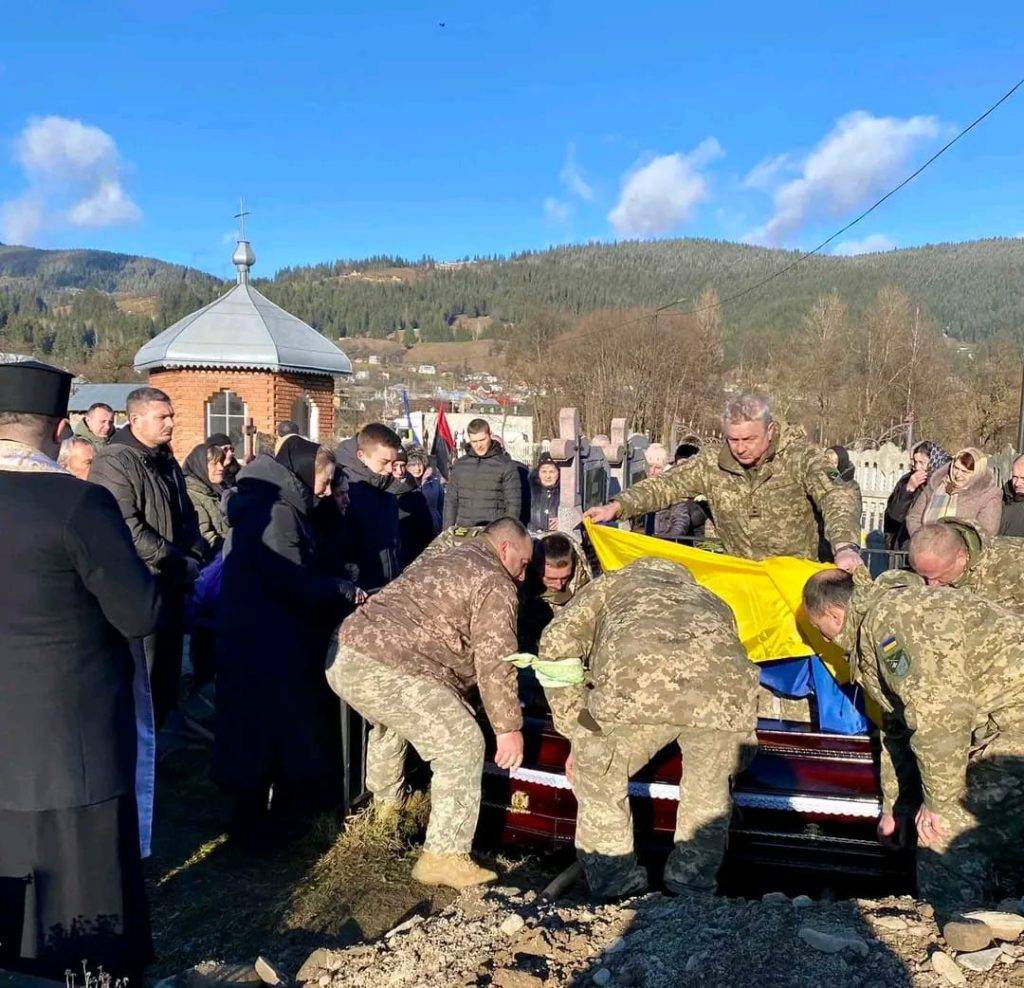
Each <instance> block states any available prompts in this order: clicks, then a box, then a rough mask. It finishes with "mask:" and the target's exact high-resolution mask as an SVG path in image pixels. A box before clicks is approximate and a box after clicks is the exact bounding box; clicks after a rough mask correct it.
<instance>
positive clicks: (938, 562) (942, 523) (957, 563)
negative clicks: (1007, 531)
mask: <svg viewBox="0 0 1024 988" xmlns="http://www.w3.org/2000/svg"><path fill="white" fill-rule="evenodd" d="M910 565H911V566H912V567H913V568H914V570H915V571H916V572H917V573H918V574H919V575H920V576H922V577H924V581H925V583H927V584H928V586H930V587H954V588H956V589H958V590H971V591H973V592H974V593H976V594H977V595H978V596H979V597H984V598H985V600H987V601H989V602H990V603H992V604H999V605H1000V606H1001V607H1005V608H1006V609H1007V610H1010V611H1013V612H1014V613H1015V614H1017V615H1018V616H1019V617H1024V553H1022V552H1021V546H1020V542H1018V541H1017V539H1012V538H1007V537H1005V536H999V535H995V536H993V535H989V534H988V533H987V532H985V531H984V530H983V529H982V528H980V527H979V526H978V525H977V524H975V523H974V522H972V521H967V520H966V519H963V518H942V519H940V520H939V521H936V522H932V523H931V524H928V525H922V526H921V527H920V528H919V529H918V530H917V531H916V532H915V533H914V537H913V538H912V539H911V540H910Z"/></svg>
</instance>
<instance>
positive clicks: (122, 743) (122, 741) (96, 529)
mask: <svg viewBox="0 0 1024 988" xmlns="http://www.w3.org/2000/svg"><path fill="white" fill-rule="evenodd" d="M0 533H2V540H3V551H2V552H0V587H2V592H0V809H7V810H21V811H37V810H54V809H64V808H68V807H75V806H86V805H90V804H93V803H99V802H102V801H104V800H108V799H111V798H113V797H115V796H118V795H121V794H123V793H128V792H131V791H132V788H133V785H134V776H133V773H134V764H135V741H136V739H135V722H134V706H133V703H132V658H131V654H130V653H129V651H128V643H127V641H126V640H125V639H126V638H141V637H142V636H144V635H148V634H151V633H152V632H153V631H154V630H155V628H156V625H157V621H158V617H159V597H158V593H157V589H156V584H155V581H154V580H153V578H152V576H150V574H149V571H148V570H147V569H146V567H145V565H144V564H143V563H142V561H141V560H140V559H139V557H138V555H136V553H135V550H134V548H133V546H132V541H131V538H130V536H129V534H128V529H127V528H126V527H125V523H124V521H123V519H122V517H121V512H120V511H119V510H118V507H117V504H116V502H115V501H114V498H113V497H112V496H111V494H110V493H109V492H108V491H106V490H104V488H102V487H98V486H96V485H94V484H89V483H86V482H85V481H82V480H78V479H76V478H75V477H72V476H71V475H70V474H65V473H42V472H40V473H35V472H25V473H20V472H13V471H0Z"/></svg>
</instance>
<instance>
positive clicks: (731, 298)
mask: <svg viewBox="0 0 1024 988" xmlns="http://www.w3.org/2000/svg"><path fill="white" fill-rule="evenodd" d="M1021 86H1024V78H1021V79H1019V80H1018V81H1017V82H1016V83H1015V84H1014V85H1013V86H1011V87H1010V88H1009V89H1008V90H1007V91H1006V92H1005V93H1003V95H1002V96H1000V97H999V99H997V100H996V101H995V102H994V103H993V104H992V105H991V106H990V107H989V108H988V109H987V110H985V112H984V113H982V114H980V115H979V116H977V117H975V118H974V119H973V120H972V121H971V122H970V123H969V124H968V125H967V126H966V127H964V128H963V129H962V130H961V131H960V132H959V133H958V134H957V135H956V136H955V137H953V138H951V139H950V140H949V141H947V142H946V143H945V144H944V145H943V146H942V147H941V148H939V150H938V151H936V152H935V154H933V155H932V156H931V157H930V158H929V159H928V160H927V161H926V162H925V163H924V164H923V165H921V166H920V167H919V168H917V169H916V170H915V171H913V172H912V173H911V174H910V175H908V176H907V177H906V178H905V179H903V181H902V182H900V183H899V185H896V186H893V188H891V189H890V190H889V191H888V192H886V193H885V195H883V196H882V197H881V198H880V199H877V200H876V201H875V202H873V203H872V204H871V205H870V206H868V208H867V209H865V210H864V211H863V212H862V213H860V214H859V215H857V216H855V217H854V218H853V219H852V220H850V222H849V223H847V224H846V225H845V226H843V227H841V228H840V229H838V230H836V232H835V233H833V234H832V236H830V237H828V238H827V239H825V240H823V241H822V242H821V243H820V244H818V246H817V247H815V248H813V249H812V250H808V251H804V252H803V253H802V254H800V255H799V256H798V257H796V258H794V259H793V260H792V261H790V262H789V263H788V264H786V265H784V266H783V267H781V268H779V269H778V270H777V271H773V272H772V273H771V274H769V275H767V276H766V277H764V278H761V279H760V280H759V281H756V282H754V283H753V284H751V285H747V286H746V287H745V288H741V289H739V290H738V291H736V292H733V293H732V294H731V295H726V296H725V297H724V298H720V299H718V300H717V301H715V302H711V303H709V304H707V305H703V306H695V307H693V308H691V309H686V310H683V311H682V312H680V313H679V315H683V316H692V315H697V314H699V313H701V312H709V311H711V310H713V309H718V308H721V307H722V306H723V305H726V304H727V303H729V302H735V301H736V300H737V299H739V298H743V297H744V296H746V295H749V294H751V293H752V292H756V291H757V290H758V289H759V288H763V287H764V286H765V285H767V284H768V283H769V282H771V281H774V280H775V279H776V278H781V277H782V276H783V275H784V274H788V273H789V272H790V271H792V270H793V269H794V268H795V267H796V266H797V265H799V264H802V263H803V262H804V261H806V260H807V258H809V257H812V256H813V255H815V254H817V253H818V252H819V251H821V250H823V249H824V248H825V247H827V246H828V245H829V244H830V243H832V241H833V240H835V239H836V238H837V237H841V236H842V235H843V234H844V233H846V232H847V231H848V230H850V229H851V228H852V227H854V226H856V225H857V224H858V223H859V222H860V221H861V220H863V219H864V218H865V217H867V216H870V215H871V213H873V212H874V211H875V210H876V209H878V207H879V206H881V205H882V204H883V203H884V202H886V201H887V200H888V199H891V198H892V197H893V196H894V195H896V193H897V192H899V191H900V190H901V189H903V188H905V187H906V186H907V185H909V184H910V183H911V182H913V181H914V179H915V178H917V176H918V175H920V174H921V173H922V172H923V171H924V170H925V169H926V168H928V167H929V166H930V165H932V164H934V162H936V161H937V160H938V159H939V158H941V157H942V155H944V154H945V153H946V152H947V151H948V150H949V149H950V148H951V147H952V146H953V145H954V144H956V143H957V141H959V140H960V139H961V138H963V137H966V136H967V134H969V133H970V132H971V131H972V130H974V128H975V127H977V126H978V124H980V123H981V122H982V121H983V120H984V119H985V118H986V117H988V116H990V115H991V114H992V113H994V112H995V111H996V110H997V109H998V108H999V107H1000V106H1002V104H1003V103H1005V102H1006V101H1007V100H1008V99H1010V97H1011V96H1013V94H1014V93H1016V92H1017V90H1018V89H1020V88H1021ZM687 301H689V299H688V298H685V297H684V298H677V299H673V300H672V301H671V302H665V303H664V304H662V305H659V306H657V308H655V310H654V313H655V315H657V313H659V312H665V311H666V310H668V309H674V308H675V307H676V306H677V305H679V304H680V303H682V302H687ZM647 318H650V316H649V314H646V313H645V314H644V315H643V316H640V317H638V318H637V319H635V320H633V321H632V322H641V321H642V320H644V319H647ZM624 325H625V326H629V325H632V323H630V322H627V323H625V324H624Z"/></svg>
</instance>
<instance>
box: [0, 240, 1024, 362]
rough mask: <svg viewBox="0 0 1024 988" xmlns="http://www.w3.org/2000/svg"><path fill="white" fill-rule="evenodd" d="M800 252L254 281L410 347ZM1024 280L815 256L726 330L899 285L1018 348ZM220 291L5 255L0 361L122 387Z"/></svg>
mask: <svg viewBox="0 0 1024 988" xmlns="http://www.w3.org/2000/svg"><path fill="white" fill-rule="evenodd" d="M797 256H798V255H796V254H794V253H792V252H788V251H779V250H769V249H765V248H760V247H749V246H744V245H741V244H733V243H725V242H722V241H713V240H694V239H685V240H662V241H656V242H637V241H633V242H627V243H617V244H588V245H585V246H572V247H557V248H553V249H551V250H546V251H540V252H536V253H529V254H519V255H516V256H513V257H509V258H479V259H477V260H473V261H465V262H458V263H454V264H441V263H435V262H433V261H430V260H423V261H418V262H406V261H403V260H401V259H399V258H393V257H375V258H369V259H363V260H359V261H335V262H332V263H329V264H320V265H314V266H310V267H302V268H287V269H284V270H282V271H279V272H278V273H277V274H276V275H275V276H274V277H273V278H269V279H259V280H257V282H256V284H257V285H258V286H259V288H260V289H261V290H262V291H263V292H265V293H266V294H267V295H268V296H269V297H270V298H272V299H273V300H274V301H275V302H277V303H278V304H280V305H282V306H284V307H285V308H286V309H288V310H289V311H291V312H294V313H295V314H296V315H297V316H299V317H300V318H302V319H305V320H306V321H307V322H308V323H310V324H311V325H312V326H315V327H316V328H317V329H319V330H320V331H321V332H322V333H324V334H325V335H326V336H328V337H329V338H331V339H336V338H338V337H344V336H375V337H383V336H386V335H388V334H391V333H394V332H396V331H399V332H403V331H404V332H405V333H406V339H407V340H411V339H412V338H413V337H414V335H419V336H421V337H422V338H423V339H424V340H426V341H428V342H441V341H446V340H452V339H465V338H468V337H469V336H470V335H471V334H477V335H479V334H481V333H482V334H483V335H485V336H486V335H493V334H495V333H498V332H500V333H504V332H506V331H509V332H513V333H514V332H515V329H514V324H515V323H518V322H519V321H520V320H521V319H522V318H523V317H524V316H525V315H526V314H527V313H529V312H530V311H531V310H536V309H538V308H542V307H550V308H554V309H559V310H562V311H564V312H566V313H568V314H569V315H571V316H578V315H582V314H584V313H588V312H592V311H594V310H596V309H602V308H631V307H635V306H652V305H659V304H662V303H664V302H666V301H668V300H671V299H676V298H681V299H684V300H687V301H685V302H684V303H683V305H682V306H681V307H682V308H684V309H685V308H686V307H687V306H688V305H689V304H691V302H690V300H695V299H696V298H697V296H698V295H699V294H700V293H701V292H702V291H703V290H704V289H706V288H712V289H714V290H716V291H717V292H718V294H719V296H720V297H721V298H727V297H728V296H729V295H731V294H733V293H735V292H737V291H741V290H743V289H744V288H747V287H748V286H750V285H751V284H753V283H755V282H757V281H758V280H760V279H762V278H764V277H765V276H766V275H768V274H771V273H772V272H774V271H778V270H779V269H780V268H783V267H785V266H786V265H787V264H789V263H791V262H792V261H793V260H794V259H795V258H796V257H797ZM1022 284H1024V240H1019V239H1012V240H1011V239H1001V240H978V241H973V242H969V243H961V244H944V245H939V246H931V247H916V248H910V249H907V250H899V251H890V252H888V253H884V254H869V255H862V256H860V257H830V256H826V257H813V258H809V259H808V260H806V261H803V262H801V263H800V264H798V265H797V266H796V268H795V269H794V270H792V271H789V272H787V273H785V274H783V275H782V276H781V277H779V278H776V279H775V280H773V281H772V282H770V283H769V284H767V285H765V286H764V287H762V288H759V289H757V290H756V291H753V292H750V293H749V294H746V295H744V297H743V298H741V299H737V300H736V301H733V302H729V303H727V304H726V305H725V306H724V308H723V312H722V327H723V332H724V337H725V342H726V345H727V349H729V348H730V344H735V343H736V342H737V340H738V339H740V338H742V337H743V336H745V335H746V334H748V333H751V332H757V331H759V330H767V331H770V332H782V333H784V332H786V331H789V330H792V329H794V328H796V327H798V326H799V325H800V324H801V320H802V319H803V318H804V316H805V314H806V313H807V312H808V310H809V309H810V307H811V305H812V304H813V303H814V301H815V300H816V299H817V298H818V297H819V296H820V295H822V294H824V293H827V292H832V291H835V292H838V293H839V295H841V296H842V299H843V301H844V303H845V304H846V306H847V307H848V308H849V310H850V311H851V313H852V314H853V315H854V316H856V315H858V314H859V313H860V312H861V311H863V310H864V309H865V308H866V307H867V306H868V305H869V303H870V302H871V300H872V299H873V298H874V297H875V295H876V294H877V292H878V290H879V289H880V288H883V287H885V286H889V285H895V286H897V287H899V288H901V289H903V291H904V292H905V293H906V294H907V295H908V296H909V298H910V299H911V301H912V303H914V304H917V305H920V306H921V310H922V314H923V315H927V316H928V317H930V319H931V320H932V321H933V322H934V323H935V324H936V325H938V326H939V327H940V328H941V329H943V330H945V331H946V332H948V333H949V335H950V336H953V337H956V338H959V339H963V340H966V341H972V342H973V341H978V340H985V339H989V338H992V337H996V336H1001V335H1005V334H1010V335H1014V336H1016V337H1018V339H1020V338H1022V337H1024V292H1022V291H1021V285H1022ZM226 287H227V283H225V282H223V281H221V280H220V279H218V278H215V277H213V276H212V275H209V274H206V273H204V272H201V271H197V270H195V269H193V268H187V267H183V266H181V265H174V264H167V263H165V262H163V261H158V260H154V259H152V258H145V257H134V256H131V255H127V254H113V253H108V252H105V251H94V250H62V251H46V250H36V249H34V248H28V247H4V246H2V245H0V350H14V351H17V352H32V353H36V354H37V355H39V356H43V357H48V358H49V359H52V360H54V361H55V362H57V363H62V364H64V365H65V366H68V367H74V368H75V369H76V370H81V371H82V372H83V373H85V374H87V375H88V376H92V377H94V378H100V377H103V376H105V377H106V378H107V379H120V378H121V377H126V376H128V377H130V375H131V362H132V357H133V355H134V352H135V350H136V349H138V347H139V346H140V345H141V344H142V343H143V342H145V341H146V340H147V339H148V338H150V337H151V336H153V335H155V334H156V333H158V332H160V331H161V330H162V329H164V328H166V327H167V326H168V325H170V323H172V322H173V321H174V320H176V319H178V318H179V317H181V316H182V315H184V314H186V313H187V312H190V311H192V310H193V309H196V308H198V307H199V306H201V305H203V304H205V303H206V302H209V301H210V300H211V299H212V298H214V297H216V295H218V294H219V293H220V292H222V291H224V290H225V288H226ZM460 316H468V317H490V319H487V318H484V319H479V320H477V321H476V322H475V323H474V322H470V321H469V320H466V319H459V317H460ZM508 324H513V325H512V326H511V327H509V326H508ZM414 329H418V330H419V333H418V334H413V332H412V330H414Z"/></svg>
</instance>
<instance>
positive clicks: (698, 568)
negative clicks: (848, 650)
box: [585, 522, 879, 734]
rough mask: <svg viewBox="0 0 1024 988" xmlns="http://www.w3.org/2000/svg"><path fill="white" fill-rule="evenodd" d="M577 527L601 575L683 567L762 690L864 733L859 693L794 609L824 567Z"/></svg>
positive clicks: (835, 653)
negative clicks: (810, 698) (658, 564)
mask: <svg viewBox="0 0 1024 988" xmlns="http://www.w3.org/2000/svg"><path fill="white" fill-rule="evenodd" d="M585 526H586V530H587V534H588V535H589V536H590V541H591V544H592V545H593V546H594V551H595V552H596V553H597V558H598V560H599V561H600V563H601V567H602V568H603V569H606V570H611V569H618V568H619V567H621V566H625V565H626V564H627V563H630V562H632V561H633V560H634V559H639V558H641V557H642V556H656V557H658V558H660V559H668V560H671V561H672V562H676V563H681V564H682V565H683V566H685V567H686V568H687V569H688V570H689V571H690V573H692V574H693V578H694V579H695V580H696V581H697V582H698V583H699V584H701V586H704V587H707V588H708V590H710V591H712V593H714V594H717V596H719V597H721V598H722V599H723V600H724V601H725V602H726V603H727V604H728V605H729V607H730V608H732V612H733V614H734V615H735V617H736V626H737V629H738V631H739V636H740V641H741V642H742V643H743V647H744V648H745V649H746V651H747V655H748V656H749V657H750V660H751V661H752V662H757V663H759V664H762V666H761V682H762V684H763V685H765V686H767V687H768V688H769V689H771V690H773V691H774V692H777V693H781V694H782V695H784V696H791V697H802V696H807V695H809V694H813V695H814V697H815V700H816V707H817V712H818V725H819V727H820V728H821V729H822V730H824V731H834V732H836V733H839V734H862V733H864V732H865V731H866V730H867V728H868V722H867V719H866V718H865V716H864V713H863V712H862V711H863V707H862V705H861V701H860V699H859V697H858V694H859V688H858V687H856V686H851V685H848V684H849V682H850V670H849V666H848V665H847V663H846V657H845V656H844V655H843V652H842V650H841V649H839V648H837V647H836V646H835V645H833V644H832V643H831V642H828V641H826V640H825V639H824V638H822V636H821V635H820V634H819V633H818V632H817V631H816V630H815V628H814V627H813V626H812V625H811V623H810V622H809V621H808V620H807V615H806V614H805V613H804V611H803V607H802V604H801V599H802V596H803V587H804V583H806V582H807V579H808V577H810V576H811V575H812V574H814V573H817V572H818V571H819V570H822V569H828V567H827V566H825V565H823V564H821V563H814V562H810V561H809V560H806V559H794V558H792V557H789V556H776V557H773V558H771V559H763V560H760V561H754V560H750V559H738V558H737V557H735V556H724V555H719V554H718V553H714V552H705V551H704V550H702V549H693V548H690V547H689V546H683V545H677V544H676V543H674V542H667V541H665V540H664V539H655V538H651V537H650V536H647V535H635V534H633V533H631V532H623V531H620V530H619V529H617V528H611V527H606V526H603V525H591V524H590V522H586V523H585ZM869 713H870V714H871V717H872V718H873V719H874V720H876V721H877V720H878V717H879V712H878V710H877V708H875V707H874V704H869Z"/></svg>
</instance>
